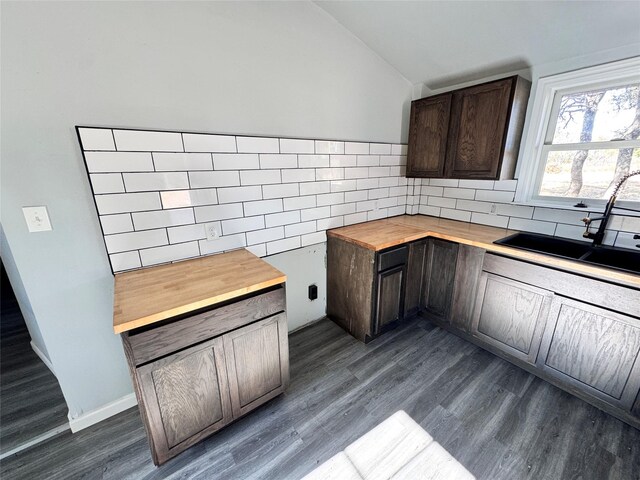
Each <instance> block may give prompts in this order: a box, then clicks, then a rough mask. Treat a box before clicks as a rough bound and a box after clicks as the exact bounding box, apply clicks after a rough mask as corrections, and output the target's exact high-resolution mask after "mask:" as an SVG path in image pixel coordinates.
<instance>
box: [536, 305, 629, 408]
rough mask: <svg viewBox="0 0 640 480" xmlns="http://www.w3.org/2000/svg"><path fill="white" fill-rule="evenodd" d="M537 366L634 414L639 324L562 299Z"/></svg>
mask: <svg viewBox="0 0 640 480" xmlns="http://www.w3.org/2000/svg"><path fill="white" fill-rule="evenodd" d="M539 366H540V367H541V368H542V369H543V370H544V371H545V372H547V373H549V374H551V375H553V376H555V377H557V378H560V379H562V380H563V381H565V382H567V383H569V384H571V385H573V386H575V387H577V388H580V389H581V390H583V391H586V392H588V393H590V394H592V395H594V396H596V397H599V398H602V399H604V400H605V401H607V403H610V404H613V405H616V406H619V407H621V408H623V409H625V410H627V411H630V410H632V407H633V405H634V402H635V400H636V396H637V394H638V389H639V388H640V320H637V319H635V318H632V317H628V316H626V315H622V314H619V313H615V312H611V311H609V310H605V309H603V308H599V307H595V306H593V305H589V304H586V303H582V302H578V301H576V300H572V299H569V298H564V297H560V296H558V297H556V298H555V299H554V302H553V306H552V308H551V313H550V316H549V324H548V326H547V328H546V332H545V335H544V340H543V342H542V347H541V350H540V362H539Z"/></svg>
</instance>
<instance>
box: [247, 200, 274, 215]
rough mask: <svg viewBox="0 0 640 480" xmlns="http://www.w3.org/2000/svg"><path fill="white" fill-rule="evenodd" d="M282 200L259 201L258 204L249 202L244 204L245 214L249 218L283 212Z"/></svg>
mask: <svg viewBox="0 0 640 480" xmlns="http://www.w3.org/2000/svg"><path fill="white" fill-rule="evenodd" d="M282 210H283V206H282V199H281V198H275V199H273V200H259V201H257V202H247V203H245V204H244V214H245V215H246V216H248V217H251V216H254V215H264V214H269V213H278V212H282Z"/></svg>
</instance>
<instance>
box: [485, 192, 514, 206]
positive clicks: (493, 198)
mask: <svg viewBox="0 0 640 480" xmlns="http://www.w3.org/2000/svg"><path fill="white" fill-rule="evenodd" d="M513 195H514V192H501V191H496V190H476V200H480V201H482V202H500V203H510V202H513Z"/></svg>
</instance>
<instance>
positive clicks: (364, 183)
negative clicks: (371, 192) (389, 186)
mask: <svg viewBox="0 0 640 480" xmlns="http://www.w3.org/2000/svg"><path fill="white" fill-rule="evenodd" d="M356 186H357V188H358V190H368V189H371V188H378V186H379V180H378V179H377V178H359V179H358V180H357V181H356Z"/></svg>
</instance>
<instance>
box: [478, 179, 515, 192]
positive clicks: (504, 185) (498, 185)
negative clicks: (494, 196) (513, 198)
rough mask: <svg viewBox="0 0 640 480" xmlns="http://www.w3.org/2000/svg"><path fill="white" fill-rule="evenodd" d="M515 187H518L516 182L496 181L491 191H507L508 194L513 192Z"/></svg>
mask: <svg viewBox="0 0 640 480" xmlns="http://www.w3.org/2000/svg"><path fill="white" fill-rule="evenodd" d="M517 185H518V181H517V180H496V182H495V183H494V185H493V189H494V190H507V191H509V192H515V191H516V186H517ZM476 188H477V187H476Z"/></svg>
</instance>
